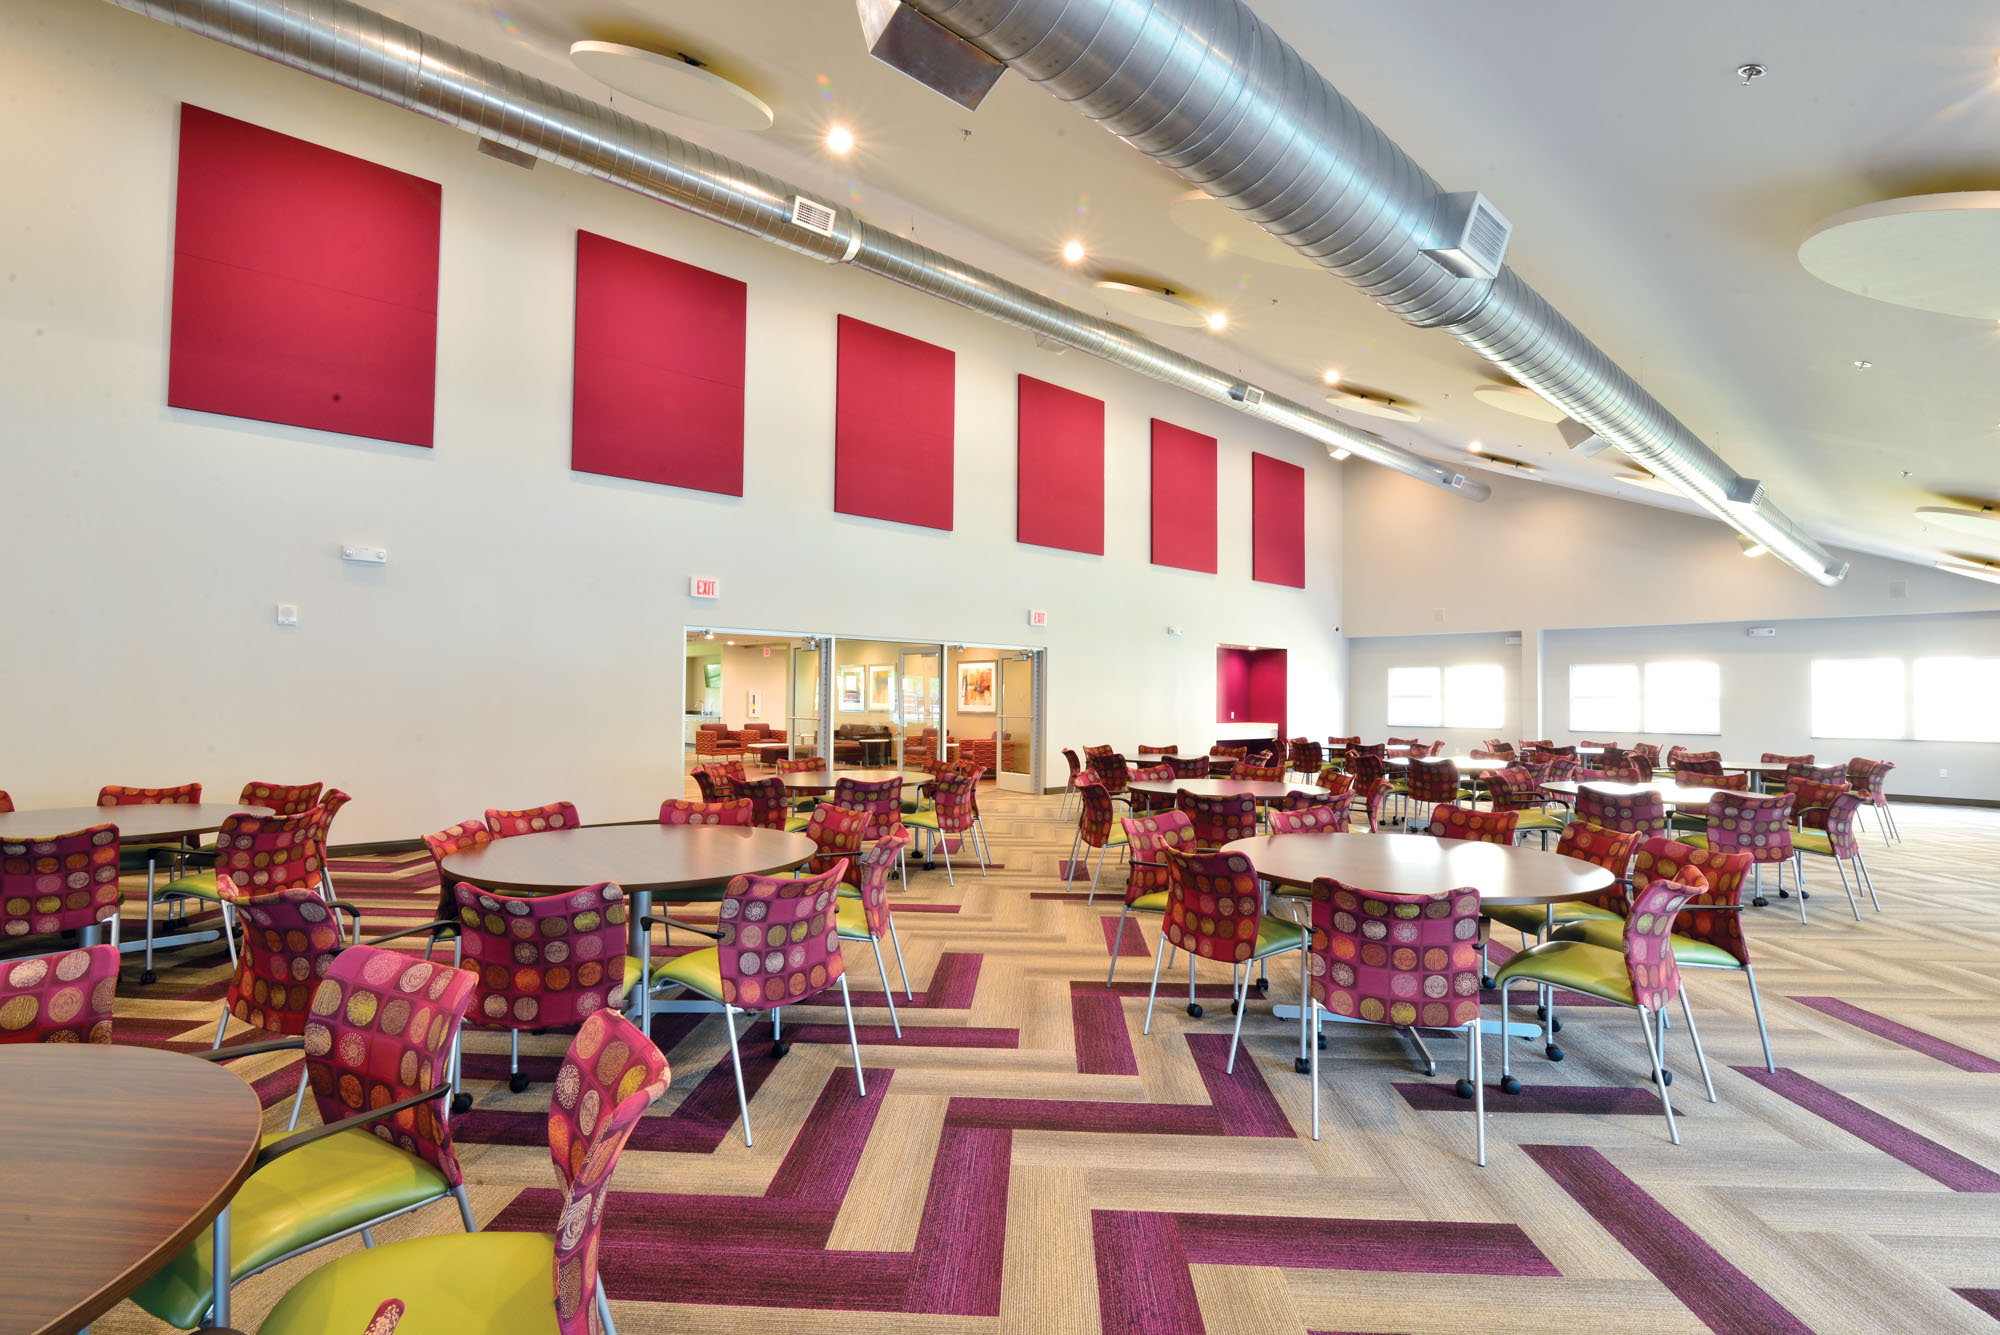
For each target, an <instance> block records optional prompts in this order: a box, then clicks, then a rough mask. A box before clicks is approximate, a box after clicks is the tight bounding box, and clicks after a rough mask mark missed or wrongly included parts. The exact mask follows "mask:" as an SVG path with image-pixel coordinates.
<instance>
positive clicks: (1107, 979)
mask: <svg viewBox="0 0 2000 1335" xmlns="http://www.w3.org/2000/svg"><path fill="white" fill-rule="evenodd" d="M1131 916H1132V906H1131V905H1130V904H1127V905H1126V906H1125V908H1124V911H1123V912H1121V913H1120V914H1119V915H1118V930H1117V931H1115V932H1113V933H1112V934H1111V968H1110V970H1109V971H1108V972H1106V973H1105V975H1104V985H1105V986H1106V987H1109V986H1111V980H1112V979H1114V978H1116V977H1117V976H1118V947H1119V946H1120V945H1121V944H1123V942H1124V940H1125V920H1126V919H1127V918H1129V917H1131Z"/></svg>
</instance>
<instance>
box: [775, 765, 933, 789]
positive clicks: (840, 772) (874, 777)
mask: <svg viewBox="0 0 2000 1335" xmlns="http://www.w3.org/2000/svg"><path fill="white" fill-rule="evenodd" d="M778 779H779V781H780V782H782V783H783V784H784V785H785V787H787V788H790V789H791V790H793V791H794V792H799V793H825V792H831V791H832V790H833V786H834V785H835V784H837V783H839V782H840V781H841V780H842V779H852V780H854V781H855V782H856V783H887V782H888V781H889V780H891V779H901V780H902V781H903V783H904V785H905V786H907V785H909V784H913V783H923V782H926V780H923V779H912V778H909V777H908V776H906V775H905V774H904V773H903V772H902V771H901V770H897V769H802V770H800V771H798V772H797V773H796V774H780V775H779V776H778Z"/></svg>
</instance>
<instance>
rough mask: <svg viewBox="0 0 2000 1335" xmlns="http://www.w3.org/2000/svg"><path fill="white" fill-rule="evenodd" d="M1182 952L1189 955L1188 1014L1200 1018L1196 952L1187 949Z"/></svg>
mask: <svg viewBox="0 0 2000 1335" xmlns="http://www.w3.org/2000/svg"><path fill="white" fill-rule="evenodd" d="M1181 953H1182V954H1184V955H1186V956H1187V962H1188V1014H1189V1015H1191V1016H1193V1017H1194V1018H1195V1019H1197V1020H1198V1019H1200V1018H1201V1003H1200V1002H1198V1001H1196V1000H1195V999H1194V952H1193V951H1192V950H1186V951H1182V952H1181Z"/></svg>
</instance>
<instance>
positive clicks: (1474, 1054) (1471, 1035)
mask: <svg viewBox="0 0 2000 1335" xmlns="http://www.w3.org/2000/svg"><path fill="white" fill-rule="evenodd" d="M1500 1041H1501V1043H1503V1044H1504V1043H1506V1041H1507V1039H1506V1037H1505V1035H1502V1037H1501V1039H1500ZM1465 1055H1466V1064H1467V1065H1468V1066H1470V1067H1471V1068H1472V1069H1471V1073H1470V1074H1471V1076H1472V1124H1473V1126H1474V1127H1475V1128H1476V1131H1475V1132H1474V1135H1475V1137H1476V1139H1477V1140H1478V1143H1479V1166H1480V1167H1481V1168H1484V1167H1486V1053H1485V1051H1484V1050H1483V1047H1482V1045H1481V1043H1480V1041H1479V1021H1477V1020H1474V1021H1473V1022H1472V1023H1471V1024H1468V1025H1467V1026H1465Z"/></svg>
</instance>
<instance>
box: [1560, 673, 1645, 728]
mask: <svg viewBox="0 0 2000 1335" xmlns="http://www.w3.org/2000/svg"><path fill="white" fill-rule="evenodd" d="M1569 730H1570V731H1571V732H1580V733H1587V734H1591V735H1595V734H1598V733H1621V732H1637V731H1639V666H1638V664H1636V663H1575V664H1572V665H1571V667H1570V670H1569ZM1610 740H1614V741H1622V740H1624V739H1623V738H1615V737H1614V738H1611V739H1610Z"/></svg>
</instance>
